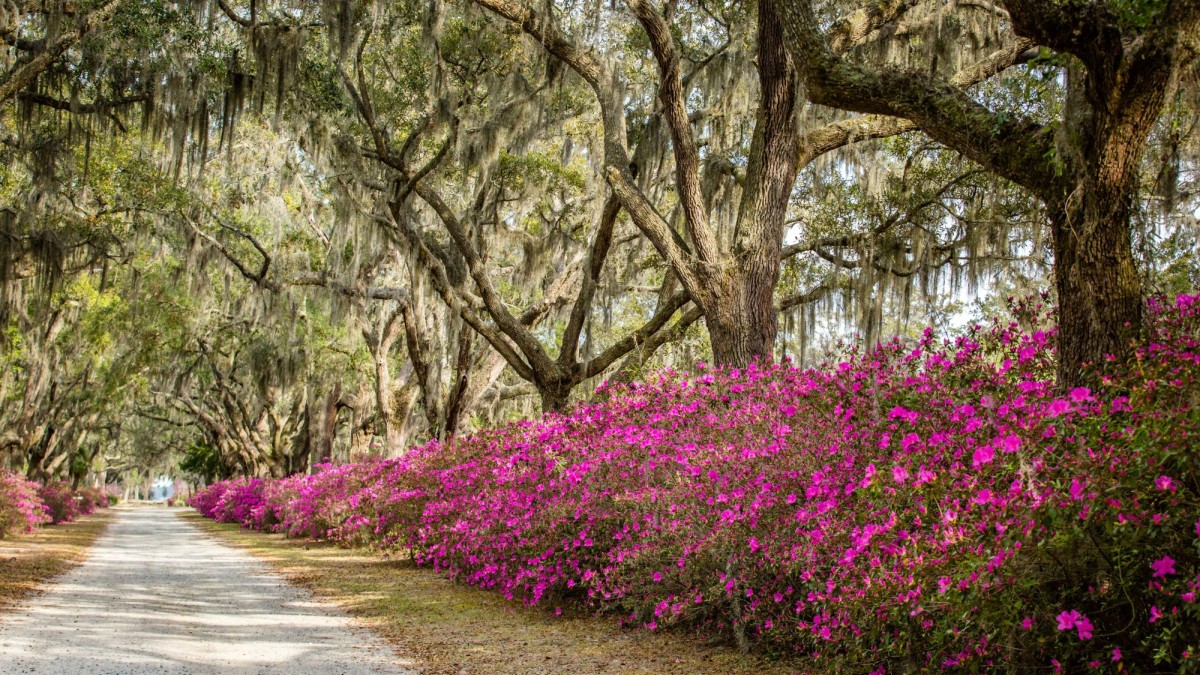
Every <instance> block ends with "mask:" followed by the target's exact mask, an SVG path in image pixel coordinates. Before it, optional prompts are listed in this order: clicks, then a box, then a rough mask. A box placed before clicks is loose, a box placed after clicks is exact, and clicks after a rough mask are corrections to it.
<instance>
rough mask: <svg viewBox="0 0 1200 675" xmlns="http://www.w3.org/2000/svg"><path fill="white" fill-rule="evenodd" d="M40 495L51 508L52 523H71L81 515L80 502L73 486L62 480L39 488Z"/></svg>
mask: <svg viewBox="0 0 1200 675" xmlns="http://www.w3.org/2000/svg"><path fill="white" fill-rule="evenodd" d="M38 495H39V496H41V498H42V501H43V502H45V503H46V507H47V508H49V509H50V523H51V524H52V525H57V524H59V523H69V522H71V521H73V520H75V518H76V517H77V516H79V515H81V511H80V504H79V502H78V501H77V500H76V499H75V491H74V490H72V489H71V486H70V485H68V484H67V483H63V482H61V481H57V482H53V483H46V484H45V485H42V486H41V488H39V489H38Z"/></svg>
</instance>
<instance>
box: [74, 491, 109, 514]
mask: <svg viewBox="0 0 1200 675" xmlns="http://www.w3.org/2000/svg"><path fill="white" fill-rule="evenodd" d="M75 497H76V500H77V501H78V503H79V513H80V515H88V514H90V513H95V512H96V510H98V509H107V508H108V494H107V493H106V492H105V491H104V490H101V489H100V488H94V487H85V488H80V489H79V490H76V491H75Z"/></svg>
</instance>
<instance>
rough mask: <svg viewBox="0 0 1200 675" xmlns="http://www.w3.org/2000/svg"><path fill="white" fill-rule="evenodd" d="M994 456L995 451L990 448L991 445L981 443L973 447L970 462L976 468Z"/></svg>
mask: <svg viewBox="0 0 1200 675" xmlns="http://www.w3.org/2000/svg"><path fill="white" fill-rule="evenodd" d="M995 456H996V451H995V450H992V446H990V445H981V446H979V447H978V448H976V449H975V454H973V455H972V456H971V464H972V465H973V466H974V467H975V468H977V469H978V468H979V467H980V466H983V465H984V464H987V463H988V462H990V461H992V459H993V458H994V457H995Z"/></svg>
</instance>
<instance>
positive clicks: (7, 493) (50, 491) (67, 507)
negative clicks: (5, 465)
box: [0, 471, 108, 539]
mask: <svg viewBox="0 0 1200 675" xmlns="http://www.w3.org/2000/svg"><path fill="white" fill-rule="evenodd" d="M107 507H108V495H106V494H105V493H104V492H103V491H102V490H100V489H97V488H83V489H80V490H75V489H72V488H71V486H70V485H68V484H66V483H61V482H53V483H47V484H45V485H41V484H38V483H35V482H33V481H28V480H25V479H24V478H21V477H20V476H18V475H17V474H15V473H12V472H11V471H0V539H2V538H4V537H5V536H7V535H9V534H19V533H28V532H32V531H33V530H34V528H36V527H38V526H40V525H46V524H58V523H65V522H70V521H72V520H74V519H75V518H76V517H78V516H81V515H87V514H89V513H92V512H93V511H95V510H96V509H101V508H107Z"/></svg>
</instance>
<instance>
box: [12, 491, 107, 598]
mask: <svg viewBox="0 0 1200 675" xmlns="http://www.w3.org/2000/svg"><path fill="white" fill-rule="evenodd" d="M113 518H114V514H113V512H112V510H110V509H101V510H100V511H97V512H96V513H93V514H92V515H88V516H82V517H80V518H79V519H78V520H76V521H75V522H73V523H63V524H61V525H52V526H48V527H43V528H41V529H39V530H37V531H35V532H33V533H31V534H25V535H20V536H16V537H12V538H10V539H0V611H3V610H6V609H8V608H10V607H11V606H12V605H14V604H15V603H17V602H18V601H20V600H21V599H23V598H25V597H26V596H28V595H29V594H30V593H33V592H34V591H36V590H37V589H38V588H39V587H40V586H41V585H42V584H44V583H46V582H47V581H49V580H50V579H52V578H54V577H56V576H58V575H60V574H62V573H63V572H66V571H67V570H69V569H70V568H72V567H74V566H75V565H77V564H79V563H80V562H82V561H83V559H84V558H85V557H87V552H88V549H89V548H91V546H92V544H93V543H94V542H95V541H96V539H97V538H98V537H99V536H100V535H101V533H103V532H104V530H105V528H107V527H108V524H109V523H110V522H112V520H113Z"/></svg>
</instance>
